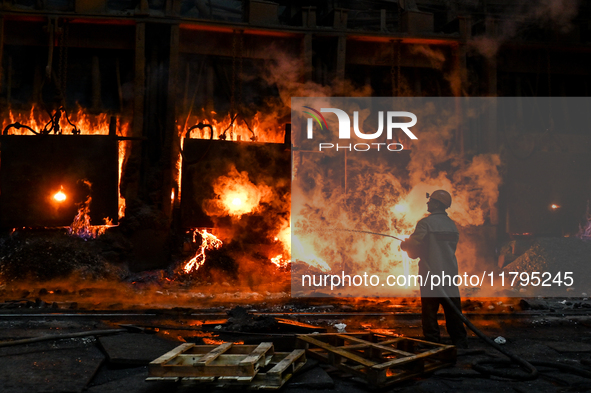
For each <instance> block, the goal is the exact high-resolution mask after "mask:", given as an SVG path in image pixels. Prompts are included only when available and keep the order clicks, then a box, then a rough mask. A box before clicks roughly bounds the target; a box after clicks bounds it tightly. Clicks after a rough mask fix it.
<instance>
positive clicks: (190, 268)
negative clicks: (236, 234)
mask: <svg viewBox="0 0 591 393" xmlns="http://www.w3.org/2000/svg"><path fill="white" fill-rule="evenodd" d="M197 235H201V245H200V246H199V249H198V251H197V254H195V256H194V257H193V258H191V259H190V260H189V262H187V264H186V265H185V266H184V267H183V270H184V272H185V273H187V274H189V273H191V272H196V271H197V270H199V268H200V267H201V266H203V264H204V263H205V258H206V255H205V253H206V251H208V250H213V249H215V250H217V249H219V248H220V247H221V246H222V244H223V243H222V241H221V240H220V239H218V238H217V237H215V236H214V235H212V234H211V233H209V232H207V229H203V230H201V231H199V230H198V229H195V230H194V231H193V242H194V243H196V242H197Z"/></svg>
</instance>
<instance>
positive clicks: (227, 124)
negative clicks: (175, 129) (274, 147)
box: [186, 112, 285, 143]
mask: <svg viewBox="0 0 591 393" xmlns="http://www.w3.org/2000/svg"><path fill="white" fill-rule="evenodd" d="M212 114H213V115H215V114H216V113H215V112H212ZM201 120H203V123H206V124H211V125H212V127H213V129H214V132H213V139H221V138H220V135H222V134H223V133H224V131H226V140H228V141H243V142H250V141H252V138H253V137H255V138H256V142H272V143H283V138H284V134H285V131H284V129H282V125H280V124H278V123H277V121H276V119H275V118H274V117H270V118H268V119H266V118H264V116H263V115H262V114H261V113H260V112H257V114H256V115H255V116H254V117H253V118H252V119H248V120H247V121H248V125H247V124H246V123H245V122H244V120H242V119H241V118H240V117H238V119H236V120H235V121H234V124H233V125H231V123H232V119H231V118H230V115H229V114H228V115H227V116H226V117H225V118H223V119H222V120H217V119H213V118H211V119H201V118H199V116H196V115H195V116H190V117H189V120H188V121H187V122H186V123H187V124H188V125H191V124H197V123H199V122H200V121H201ZM248 126H250V129H249V127H248ZM250 130H252V131H253V132H254V135H253V132H251V131H250ZM187 137H192V138H197V139H210V137H211V136H210V130H209V128H204V129H202V130H199V129H195V130H193V131H191V135H187Z"/></svg>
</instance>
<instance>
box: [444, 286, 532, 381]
mask: <svg viewBox="0 0 591 393" xmlns="http://www.w3.org/2000/svg"><path fill="white" fill-rule="evenodd" d="M443 298H444V299H445V302H447V304H448V305H449V306H450V307H451V309H452V310H453V311H454V312H455V313H456V314H457V315H458V317H460V318H461V319H462V322H464V324H466V326H468V328H469V329H470V330H472V331H473V332H474V334H476V335H477V336H478V337H479V338H480V339H481V340H483V341H484V342H485V343H487V344H488V345H490V346H492V347H493V348H495V349H496V350H497V351H499V352H501V353H502V354H503V355H505V356H507V357H508V358H509V359H511V360H512V361H513V362H514V363H516V364H518V365H519V366H520V367H521V368H522V369H523V370H526V371H527V374H524V373H523V372H509V371H501V370H495V369H490V368H485V367H484V366H482V365H481V364H482V363H476V364H474V365H473V366H472V367H473V368H474V369H475V370H476V371H478V372H480V373H482V374H488V375H494V376H497V377H502V378H509V379H517V380H520V381H531V380H532V379H536V378H537V377H538V370H537V369H536V368H535V367H534V366H533V365H532V364H531V363H530V362H528V361H527V360H525V359H523V358H521V357H519V356H517V355H515V354H514V353H511V352H509V351H507V350H506V349H505V348H503V347H501V346H500V345H499V344H497V343H496V342H494V341H493V340H491V339H490V338H489V337H488V336H486V335H485V334H484V333H482V332H481V331H480V330H478V328H476V326H474V324H473V323H472V322H470V320H469V319H468V318H466V316H465V315H464V314H462V312H461V311H460V310H458V308H457V307H456V306H455V304H453V302H452V301H451V300H450V299H449V297H447V296H443Z"/></svg>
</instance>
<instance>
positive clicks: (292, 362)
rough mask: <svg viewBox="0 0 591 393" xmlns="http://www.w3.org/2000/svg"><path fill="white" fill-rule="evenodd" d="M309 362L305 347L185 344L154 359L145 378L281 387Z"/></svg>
mask: <svg viewBox="0 0 591 393" xmlns="http://www.w3.org/2000/svg"><path fill="white" fill-rule="evenodd" d="M305 363H306V355H305V351H304V350H303V349H300V350H295V351H292V352H274V349H273V343H271V342H263V343H261V344H259V345H258V346H257V345H235V344H232V343H225V344H222V345H195V344H182V345H180V346H178V347H176V348H175V349H173V350H172V351H170V352H168V353H166V354H164V355H162V356H160V357H159V358H158V359H156V360H154V361H152V362H151V363H150V365H149V366H148V375H149V376H148V378H147V379H146V381H180V380H183V381H193V382H199V383H209V384H212V383H213V384H214V385H215V386H218V387H220V386H221V387H231V386H237V385H240V386H247V387H249V388H253V389H278V388H280V387H281V386H283V384H284V383H285V382H287V380H288V379H289V378H291V376H292V375H293V374H294V373H295V372H296V371H297V370H299V369H300V368H301V367H302V366H303V365H304V364H305Z"/></svg>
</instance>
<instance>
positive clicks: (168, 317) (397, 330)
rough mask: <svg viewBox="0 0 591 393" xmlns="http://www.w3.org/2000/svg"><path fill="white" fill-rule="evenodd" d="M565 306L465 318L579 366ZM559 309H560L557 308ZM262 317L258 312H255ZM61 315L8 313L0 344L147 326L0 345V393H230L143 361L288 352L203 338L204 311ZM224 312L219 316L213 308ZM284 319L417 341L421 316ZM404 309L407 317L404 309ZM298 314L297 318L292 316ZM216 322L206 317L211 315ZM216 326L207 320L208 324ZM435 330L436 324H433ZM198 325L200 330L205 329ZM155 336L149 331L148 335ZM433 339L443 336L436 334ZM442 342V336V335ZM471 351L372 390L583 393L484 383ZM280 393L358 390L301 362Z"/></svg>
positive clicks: (586, 328) (332, 372) (237, 336)
mask: <svg viewBox="0 0 591 393" xmlns="http://www.w3.org/2000/svg"><path fill="white" fill-rule="evenodd" d="M567 303H568V302H567V301H564V300H563V301H560V300H556V301H555V302H554V304H555V305H558V307H553V308H552V307H551V308H549V309H545V310H536V311H531V310H530V311H518V312H514V313H511V314H509V315H507V314H494V313H493V314H484V313H476V312H472V313H470V312H468V313H467V314H468V315H469V317H470V318H471V319H472V320H473V321H474V322H475V324H476V325H477V326H478V327H479V328H481V329H482V330H483V331H484V332H485V333H486V334H487V335H488V336H489V337H492V338H495V337H498V336H502V337H504V338H505V339H506V340H507V343H506V344H505V345H504V346H505V347H506V348H507V349H509V350H511V351H513V352H515V353H516V354H519V355H522V356H523V357H525V358H527V359H528V360H551V361H556V362H560V363H563V364H567V365H571V366H578V367H586V368H587V370H589V372H591V366H590V364H589V363H588V361H589V359H591V309H590V308H579V309H573V308H572V307H569V304H567ZM560 305H563V306H564V307H563V308H560V307H559V306H560ZM258 308H259V309H261V308H262V307H260V305H259V307H258ZM60 311H62V312H60V313H55V312H51V310H50V309H49V310H46V311H43V312H40V311H38V310H20V309H19V310H9V311H4V312H3V313H2V314H0V341H10V340H15V339H23V338H29V337H39V336H42V335H46V334H68V333H72V332H81V331H92V330H97V329H114V328H118V327H119V325H120V324H122V323H127V324H134V325H137V326H144V327H151V329H148V331H150V333H145V332H144V333H137V332H126V333H119V334H117V335H107V336H100V337H94V336H90V337H79V338H73V339H61V340H51V341H44V342H37V343H30V344H23V345H16V346H9V347H0V388H1V389H0V391H2V392H3V393H21V392H22V393H25V392H27V393H29V392H56V393H57V392H82V391H88V392H92V393H108V392H126V393H140V392H141V393H147V392H179V393H185V392H195V391H204V392H209V391H212V392H213V391H220V392H221V391H229V390H230V391H231V390H232V389H218V388H210V387H206V386H203V385H196V384H195V383H186V382H180V383H174V382H146V381H145V379H146V377H148V370H147V366H146V365H147V363H148V362H149V361H150V360H153V359H155V358H156V357H158V356H160V355H161V354H163V353H166V352H167V351H168V350H170V349H171V348H174V347H176V346H177V345H180V344H181V343H182V342H185V341H186V342H195V343H198V344H202V343H214V342H219V341H220V340H223V341H232V342H244V343H246V344H255V343H258V342H261V341H273V342H274V343H275V347H276V351H277V350H289V349H290V346H292V345H293V340H294V335H293V334H289V333H281V334H277V335H264V334H257V333H256V332H254V333H252V332H251V333H224V332H222V333H220V332H219V331H218V332H216V331H204V330H207V329H204V325H203V322H204V321H210V320H211V319H212V316H211V315H212V313H211V312H210V311H211V310H208V312H204V311H203V310H196V309H195V310H184V311H183V312H177V313H172V312H171V310H160V311H153V310H152V311H150V312H146V311H138V312H136V313H134V312H130V311H129V310H127V311H125V312H123V311H111V312H104V311H102V312H99V311H94V312H89V311H86V312H82V311H77V312H71V311H69V312H64V311H63V310H60ZM217 311H218V313H220V314H223V313H224V312H225V311H227V310H225V309H223V308H220V309H217ZM308 311H311V312H309V313H303V312H302V313H299V314H298V315H291V317H292V318H294V319H297V320H299V321H300V322H304V323H310V324H312V325H315V326H320V327H324V328H326V329H328V331H335V328H334V325H335V324H337V323H345V324H346V325H347V327H346V330H347V331H348V332H352V331H360V330H366V329H370V328H371V329H381V330H380V331H388V332H391V333H394V334H399V335H404V336H408V337H417V338H420V336H421V331H420V315H419V314H417V313H415V312H406V313H403V314H394V313H381V314H380V313H363V312H362V311H359V310H355V309H353V310H351V311H349V312H348V313H346V314H339V313H335V312H333V313H327V312H326V311H327V310H326V309H324V310H322V309H318V310H316V312H315V313H314V312H313V310H308ZM411 311H412V310H411ZM301 314H305V315H301ZM214 316H215V315H214ZM213 319H215V318H213ZM441 324H442V325H444V322H443V321H441ZM206 325H207V324H206ZM156 330H157V331H156ZM442 332H445V330H444V328H443V326H442ZM444 336H445V334H444ZM469 341H470V349H469V350H467V351H459V353H458V358H457V363H456V364H455V365H454V366H453V367H448V368H444V369H440V370H437V371H435V372H433V373H432V374H430V375H425V376H421V377H417V378H414V379H411V380H409V381H406V382H402V383H401V384H398V385H394V386H390V387H388V388H386V389H382V390H381V391H393V392H411V391H412V392H446V391H450V392H451V391H458V390H462V391H466V392H489V391H490V392H504V391H509V392H587V391H591V379H586V378H584V377H580V376H577V375H572V374H570V373H565V372H562V371H557V370H551V369H548V368H540V377H539V378H538V379H536V380H534V381H528V382H519V381H511V380H505V379H502V378H497V377H491V378H488V377H486V376H483V375H481V374H479V373H478V372H476V371H474V370H473V369H472V368H471V364H472V363H474V362H475V361H478V360H482V359H493V358H496V357H498V356H502V355H500V354H498V353H497V352H496V351H495V350H494V349H492V348H490V347H488V346H487V345H486V344H484V343H483V342H481V341H480V340H479V339H478V338H477V337H475V336H474V335H473V334H471V337H470V338H469ZM282 391H285V392H293V393H295V392H308V391H314V392H324V393H328V392H367V391H372V389H371V388H370V387H368V386H367V385H366V384H364V383H363V382H361V381H359V380H358V379H356V378H353V377H351V376H350V375H346V374H344V373H342V372H341V371H338V370H336V369H334V368H333V367H331V366H328V365H324V364H320V363H318V362H317V361H315V360H314V361H313V360H309V362H308V363H307V364H306V365H305V366H304V367H303V369H302V372H300V373H299V375H296V376H294V377H293V378H292V379H291V380H290V381H288V382H287V383H286V384H285V385H284V387H283V388H282Z"/></svg>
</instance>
